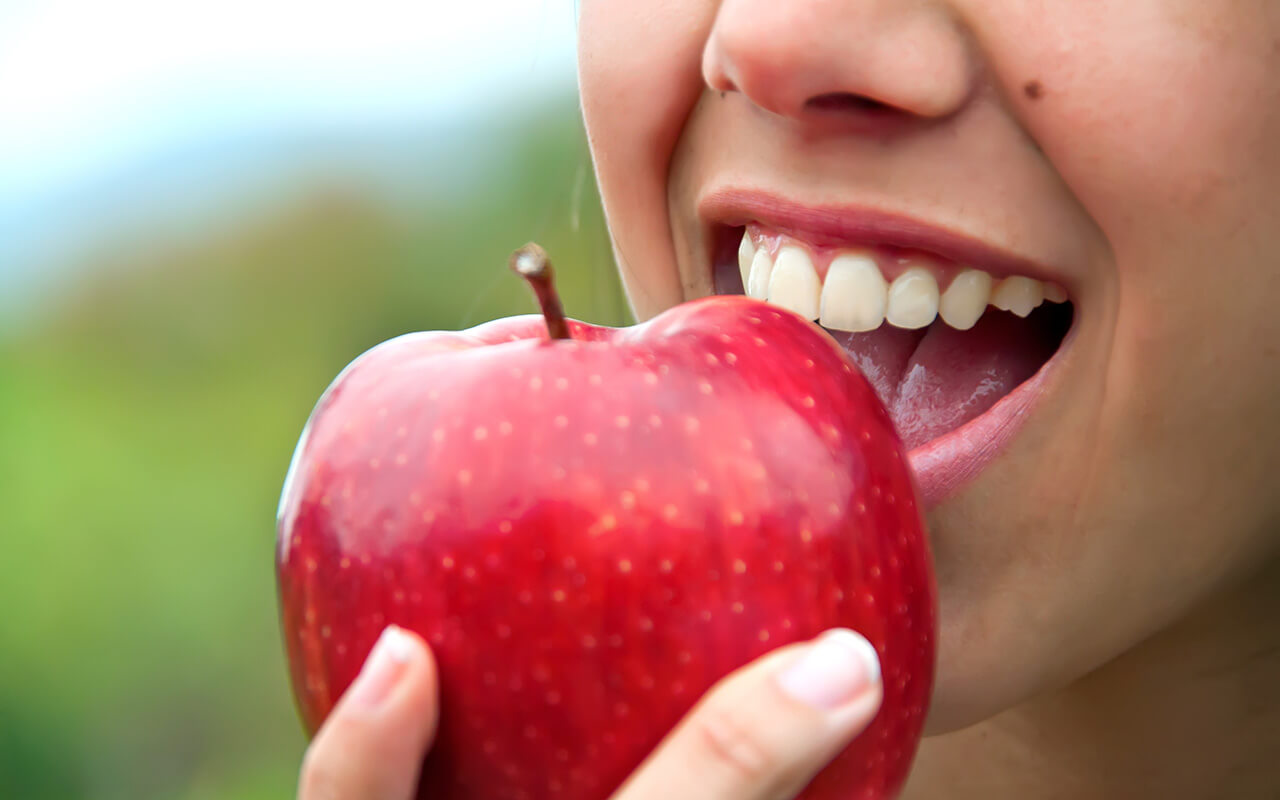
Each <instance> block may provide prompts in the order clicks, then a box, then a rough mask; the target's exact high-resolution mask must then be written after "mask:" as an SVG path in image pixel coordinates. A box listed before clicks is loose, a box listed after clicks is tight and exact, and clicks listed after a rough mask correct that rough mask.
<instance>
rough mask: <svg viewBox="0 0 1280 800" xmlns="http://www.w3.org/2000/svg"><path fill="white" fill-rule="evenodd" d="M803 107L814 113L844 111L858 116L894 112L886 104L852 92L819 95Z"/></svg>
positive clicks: (891, 107)
mask: <svg viewBox="0 0 1280 800" xmlns="http://www.w3.org/2000/svg"><path fill="white" fill-rule="evenodd" d="M805 107H806V108H809V109H813V110H815V111H845V112H856V113H859V114H886V113H890V112H893V111H894V110H895V109H894V108H893V106H891V105H888V104H887V103H882V102H880V101H879V100H874V99H872V98H870V97H867V96H865V95H861V94H854V93H853V92H830V93H828V94H820V95H818V96H816V97H811V98H809V99H808V100H806V101H805Z"/></svg>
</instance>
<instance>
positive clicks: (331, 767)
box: [298, 625, 437, 800]
mask: <svg viewBox="0 0 1280 800" xmlns="http://www.w3.org/2000/svg"><path fill="white" fill-rule="evenodd" d="M436 721H437V705H436V665H435V660H434V659H433V658H432V657H431V651H430V650H429V649H427V646H426V645H425V644H424V643H423V642H422V640H421V639H419V638H418V637H417V636H415V635H413V634H412V633H409V632H408V631H406V630H403V629H401V628H397V627H396V626H394V625H392V626H390V627H388V628H387V629H386V630H384V631H383V632H382V636H381V637H379V638H378V642H377V644H375V645H374V646H373V650H372V651H371V652H370V653H369V657H368V658H367V659H366V660H365V663H364V667H363V668H362V669H361V670H360V674H359V675H358V676H356V679H355V681H354V682H352V684H351V686H350V688H348V689H347V691H346V693H345V694H344V695H343V696H342V699H341V700H339V701H338V704H337V705H336V706H334V708H333V711H332V713H330V715H329V718H328V719H327V720H325V723H324V725H322V726H321V727H320V731H319V732H318V733H317V734H316V737H315V739H313V740H312V742H311V746H310V747H308V748H307V754H306V757H305V758H304V759H303V762H302V776H301V779H300V780H299V782H298V800H412V798H413V794H414V790H415V787H416V786H417V783H418V772H419V770H420V768H421V765H422V757H423V755H424V754H425V753H426V752H427V749H428V747H430V745H431V740H432V738H433V737H434V736H435V730H436Z"/></svg>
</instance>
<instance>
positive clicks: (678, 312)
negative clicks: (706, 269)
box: [276, 296, 936, 800]
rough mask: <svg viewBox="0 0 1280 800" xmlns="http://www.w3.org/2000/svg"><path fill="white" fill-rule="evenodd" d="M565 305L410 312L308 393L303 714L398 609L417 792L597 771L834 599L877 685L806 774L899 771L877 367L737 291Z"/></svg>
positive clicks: (289, 577) (284, 563) (297, 677)
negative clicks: (420, 678)
mask: <svg viewBox="0 0 1280 800" xmlns="http://www.w3.org/2000/svg"><path fill="white" fill-rule="evenodd" d="M569 324H570V329H571V331H572V334H573V337H574V338H573V339H572V340H556V341H549V340H547V339H546V327H545V324H544V322H543V320H542V318H541V317H537V316H527V317H515V318H510V319H505V320H499V321H496V322H492V323H488V324H486V325H482V326H480V327H477V328H473V329H471V330H470V331H465V332H462V333H417V334H408V335H405V336H402V337H399V338H397V339H393V340H391V341H388V342H385V343H383V344H381V345H379V346H377V347H375V348H373V349H372V350H370V351H368V352H367V353H365V354H364V355H362V356H361V357H359V358H358V359H356V361H354V362H353V363H352V364H351V365H349V366H348V367H347V369H346V370H345V371H343V373H342V374H341V375H339V377H338V378H337V379H336V380H335V382H334V383H333V384H332V385H331V386H330V388H329V389H328V391H327V392H326V393H325V395H324V396H323V398H322V399H321V400H320V402H319V404H318V405H317V407H316V409H315V411H314V412H313V414H312V416H311V419H310V421H309V422H308V424H307V428H306V430H305V431H304V433H303V435H302V439H301V440H300V441H299V443H298V449H297V451H296V453H295V455H294V460H293V463H292V464H291V466H290V469H289V476H288V478H287V479H286V482H285V489H284V493H283V496H282V498H281V505H280V514H279V522H278V542H277V553H276V557H277V576H278V581H279V592H280V604H281V619H282V628H283V635H284V639H285V643H286V647H287V650H288V656H289V663H290V668H291V677H292V682H293V688H294V693H295V697H296V699H297V702H298V706H299V708H300V711H301V714H302V717H303V720H304V723H305V725H306V728H307V730H308V731H309V732H311V733H313V734H314V732H315V731H316V730H317V728H318V727H319V726H320V724H321V723H322V722H323V721H324V718H325V716H326V715H327V714H328V713H329V711H330V709H331V708H332V707H333V705H334V703H335V701H336V700H337V699H338V698H339V697H340V696H341V694H342V692H343V691H344V690H345V689H346V687H347V686H348V685H349V684H350V682H351V681H352V679H353V678H354V677H355V676H356V674H357V672H358V671H359V669H360V667H361V665H362V663H363V661H364V659H365V656H366V655H367V654H368V652H369V650H370V649H371V647H372V645H373V643H374V642H375V640H376V639H377V638H378V635H379V634H380V632H381V631H382V629H383V628H384V627H385V626H386V625H388V624H391V623H394V624H397V625H400V626H402V627H405V628H408V629H410V630H413V631H415V632H417V633H418V634H420V635H421V636H422V637H423V638H424V639H425V640H426V641H427V642H428V643H430V645H431V646H432V649H433V652H434V653H435V656H436V659H437V661H438V663H439V673H440V684H441V721H440V727H439V733H438V736H437V739H436V743H435V745H434V747H433V749H432V751H431V753H430V754H429V755H428V757H427V759H426V761H425V763H424V768H423V773H422V778H421V783H420V796H421V797H422V798H430V800H462V799H463V798H468V800H477V799H478V800H488V799H489V798H494V799H495V800H496V799H497V798H526V799H527V800H538V799H540V798H547V799H548V800H550V799H551V798H559V799H564V798H574V799H579V798H581V799H584V800H585V799H591V800H597V799H603V798H605V797H607V796H608V794H609V793H610V792H611V791H612V790H613V789H615V788H616V787H617V786H618V785H619V784H620V783H621V782H622V781H623V780H624V779H625V778H626V776H627V775H628V774H629V773H630V772H631V771H632V770H633V769H634V768H635V767H636V766H637V765H638V764H639V763H640V762H641V761H642V760H643V758H644V757H645V756H646V755H647V754H648V753H649V752H650V751H651V750H652V749H653V748H654V746H655V745H656V744H657V743H658V742H659V741H660V740H661V738H662V737H663V736H664V735H665V734H666V733H667V732H668V731H669V730H670V729H671V728H672V727H673V726H674V725H675V723H676V722H677V721H678V720H679V719H680V718H681V717H682V716H683V715H684V714H685V712H686V711H688V710H689V709H690V708H691V707H692V705H693V704H694V702H695V701H696V700H697V699H698V698H699V696H700V695H702V694H703V693H704V692H705V691H706V690H707V689H708V688H710V687H711V686H712V685H713V684H714V683H715V682H716V681H717V680H718V679H719V678H721V677H723V676H725V675H726V674H728V673H729V672H731V671H733V670H734V669H736V668H737V667H739V666H742V665H744V664H746V663H747V662H749V661H752V660H753V659H755V658H756V657H757V656H760V655H762V654H763V653H765V652H767V651H769V650H772V649H774V648H776V647H779V646H781V645H784V644H787V643H790V642H794V641H799V640H804V639H808V638H810V637H813V636H815V635H817V634H818V633H820V632H821V631H824V630H826V629H828V628H831V627H833V626H846V627H850V628H853V629H855V630H858V631H859V632H861V633H862V634H863V635H865V636H866V637H867V638H868V639H869V640H870V641H871V642H872V644H873V645H874V646H875V648H876V650H877V651H878V652H879V654H880V658H881V662H882V670H883V675H884V701H883V706H882V708H881V711H880V712H879V714H878V715H877V717H876V719H875V720H874V721H873V723H872V724H871V726H870V727H869V728H868V729H867V730H866V731H865V732H864V733H863V734H862V735H861V736H859V737H858V738H857V739H856V740H855V741H854V742H853V743H852V744H851V745H850V746H849V747H848V748H847V749H846V750H844V751H843V752H842V753H841V754H840V755H839V756H838V757H837V758H836V759H835V760H834V761H833V762H832V763H831V764H830V765H829V766H828V767H827V768H826V769H825V770H824V771H823V772H822V773H821V774H820V775H819V776H818V777H817V779H816V780H815V781H814V782H813V783H812V784H811V785H810V786H809V788H808V789H806V791H805V792H804V794H803V795H801V797H803V798H806V799H807V800H849V799H852V798H882V797H892V796H894V795H895V794H896V793H897V792H898V790H899V789H900V787H901V785H902V783H903V781H904V780H905V778H906V775H907V772H908V769H909V767H910V764H911V760H912V758H913V756H914V753H915V750H916V747H917V744H918V741H919V737H920V731H921V726H922V724H923V721H924V714H925V710H926V706H927V704H928V701H929V696H930V691H931V688H932V682H933V668H934V655H935V638H936V630H935V627H936V622H935V616H936V611H935V589H934V582H933V575H932V567H931V562H930V556H929V549H928V542H927V539H926V534H925V531H924V527H923V524H922V520H921V512H920V508H919V504H918V500H917V497H916V493H915V486H914V483H913V478H912V476H911V473H910V470H909V467H908V465H907V462H906V459H905V456H904V453H903V449H902V445H901V443H900V441H899V439H898V436H897V434H896V433H895V431H894V430H893V428H892V426H891V423H890V421H889V418H888V415H887V414H886V412H885V411H884V409H883V407H882V406H881V405H880V403H879V401H878V400H877V398H876V396H875V394H874V392H873V390H872V389H871V387H870V386H869V385H868V383H867V382H866V380H865V379H864V378H863V377H862V375H861V374H860V373H859V372H858V371H857V369H856V368H854V367H853V365H852V364H851V362H850V361H849V360H848V359H847V357H846V356H845V354H844V352H843V351H842V350H841V349H840V348H839V347H838V346H837V345H836V344H835V343H834V342H833V341H831V340H830V338H829V337H827V336H825V335H824V334H823V333H821V331H820V330H819V329H817V328H816V327H815V326H813V325H812V324H811V323H809V322H806V321H804V320H802V319H801V318H800V317H797V316H794V315H792V314H790V313H788V312H785V311H780V310H778V309H776V308H774V307H772V306H768V305H765V304H763V303H759V302H757V301H753V300H749V299H747V298H744V297H740V296H722V297H713V298H706V299H703V300H699V301H693V302H690V303H686V304H683V305H681V306H677V307H676V308H673V309H671V310H670V311H668V312H666V313H664V314H662V315H660V316H658V317H656V318H654V319H653V320H651V321H649V322H648V323H645V324H641V325H638V326H635V327H632V328H626V329H611V328H601V327H595V326H590V325H585V324H582V323H578V322H574V321H570V323H569Z"/></svg>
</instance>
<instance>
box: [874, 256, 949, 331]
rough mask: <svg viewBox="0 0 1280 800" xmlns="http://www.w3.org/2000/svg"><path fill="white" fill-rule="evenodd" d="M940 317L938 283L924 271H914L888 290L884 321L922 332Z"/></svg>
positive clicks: (894, 282) (896, 279)
mask: <svg viewBox="0 0 1280 800" xmlns="http://www.w3.org/2000/svg"><path fill="white" fill-rule="evenodd" d="M937 316H938V281H937V279H935V278H934V277H933V274H932V273H931V272H929V270H927V269H925V268H924V267H911V268H910V269H908V270H907V271H906V272H904V273H902V274H901V275H899V276H898V277H897V278H895V279H894V281H893V283H892V284H890V286H889V311H888V313H886V314H885V315H884V318H885V319H886V320H887V321H888V323H889V324H890V325H893V326H895V327H898V328H907V329H909V330H914V329H915V328H923V327H926V326H928V325H932V324H933V320H934V318H936V317H937Z"/></svg>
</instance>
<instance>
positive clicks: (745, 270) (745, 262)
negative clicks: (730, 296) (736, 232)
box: [738, 231, 756, 289]
mask: <svg viewBox="0 0 1280 800" xmlns="http://www.w3.org/2000/svg"><path fill="white" fill-rule="evenodd" d="M755 257H756V246H755V244H754V243H753V242H752V241H751V236H750V235H748V234H747V233H746V232H745V231H743V233H742V244H740V245H738V271H739V272H740V273H742V288H743V289H746V288H747V278H748V276H750V275H751V261H752V260H753V259H754V258H755Z"/></svg>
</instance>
